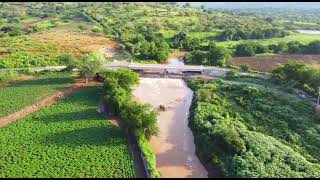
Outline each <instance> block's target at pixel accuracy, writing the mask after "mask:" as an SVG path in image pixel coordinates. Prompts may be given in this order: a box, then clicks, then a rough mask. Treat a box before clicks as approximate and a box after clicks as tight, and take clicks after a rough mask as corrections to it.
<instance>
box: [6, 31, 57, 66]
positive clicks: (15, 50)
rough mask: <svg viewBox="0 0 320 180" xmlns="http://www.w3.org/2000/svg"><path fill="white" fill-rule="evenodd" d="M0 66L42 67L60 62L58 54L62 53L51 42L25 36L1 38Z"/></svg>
mask: <svg viewBox="0 0 320 180" xmlns="http://www.w3.org/2000/svg"><path fill="white" fill-rule="evenodd" d="M0 49H1V51H4V52H7V54H4V55H3V56H0V68H22V67H44V66H57V65H60V64H62V63H61V62H60V61H59V56H61V55H62V54H63V53H62V52H61V51H60V50H58V49H57V48H56V47H54V46H53V45H52V44H46V43H41V42H37V41H33V40H30V39H28V38H27V37H26V38H22V37H19V38H1V39H0Z"/></svg>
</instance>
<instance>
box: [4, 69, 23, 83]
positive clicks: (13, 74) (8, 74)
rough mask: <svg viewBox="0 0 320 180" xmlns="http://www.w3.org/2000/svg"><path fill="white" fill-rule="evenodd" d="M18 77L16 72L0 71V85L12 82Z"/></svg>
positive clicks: (11, 70) (10, 70)
mask: <svg viewBox="0 0 320 180" xmlns="http://www.w3.org/2000/svg"><path fill="white" fill-rule="evenodd" d="M18 77H19V74H18V73H17V71H15V70H13V69H9V70H8V71H0V83H7V82H10V81H14V80H16V79H17V78H18Z"/></svg>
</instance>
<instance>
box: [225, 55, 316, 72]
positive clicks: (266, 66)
mask: <svg viewBox="0 0 320 180" xmlns="http://www.w3.org/2000/svg"><path fill="white" fill-rule="evenodd" d="M289 61H299V62H303V63H305V64H308V65H310V66H314V67H319V65H320V55H274V56H255V57H233V58H232V59H231V60H230V61H229V62H228V64H229V65H235V66H239V65H248V66H250V67H251V68H252V69H253V70H256V71H261V72H271V71H272V70H273V69H275V68H276V67H277V66H279V65H280V64H285V63H288V62H289Z"/></svg>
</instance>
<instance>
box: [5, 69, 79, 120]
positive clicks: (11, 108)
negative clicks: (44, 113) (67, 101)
mask: <svg viewBox="0 0 320 180" xmlns="http://www.w3.org/2000/svg"><path fill="white" fill-rule="evenodd" d="M71 83H73V80H72V78H71V77H70V74H56V75H54V74H50V75H40V76H39V77H36V78H34V79H32V80H27V81H23V82H21V83H17V84H12V85H10V86H6V87H2V88H0V99H1V101H0V117H4V116H7V115H9V114H11V113H14V112H16V111H19V110H21V109H22V108H24V107H25V106H28V105H32V104H34V103H36V102H38V101H39V100H42V99H44V98H46V97H49V96H50V95H52V94H54V93H56V92H57V91H58V90H61V89H62V88H65V87H67V86H70V85H71Z"/></svg>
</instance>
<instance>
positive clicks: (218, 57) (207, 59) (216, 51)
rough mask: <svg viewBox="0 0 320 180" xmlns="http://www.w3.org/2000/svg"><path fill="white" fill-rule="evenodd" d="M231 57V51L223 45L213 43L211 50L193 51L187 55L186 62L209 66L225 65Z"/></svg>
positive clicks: (210, 46)
mask: <svg viewBox="0 0 320 180" xmlns="http://www.w3.org/2000/svg"><path fill="white" fill-rule="evenodd" d="M230 58H231V52H230V51H229V50H228V49H227V48H225V47H223V46H219V45H216V44H214V43H211V44H210V45H209V51H208V52H203V51H199V50H196V51H192V52H191V53H190V54H188V55H187V57H186V62H185V63H186V64H197V65H200V64H201V65H208V66H225V64H226V62H227V61H228V60H229V59H230Z"/></svg>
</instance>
